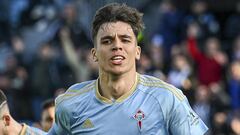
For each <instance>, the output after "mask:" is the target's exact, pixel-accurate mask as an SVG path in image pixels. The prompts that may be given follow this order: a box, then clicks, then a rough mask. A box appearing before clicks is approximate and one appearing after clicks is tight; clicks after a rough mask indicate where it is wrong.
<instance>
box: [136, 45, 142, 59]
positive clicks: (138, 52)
mask: <svg viewBox="0 0 240 135" xmlns="http://www.w3.org/2000/svg"><path fill="white" fill-rule="evenodd" d="M140 55H141V47H140V46H136V60H139V59H140Z"/></svg>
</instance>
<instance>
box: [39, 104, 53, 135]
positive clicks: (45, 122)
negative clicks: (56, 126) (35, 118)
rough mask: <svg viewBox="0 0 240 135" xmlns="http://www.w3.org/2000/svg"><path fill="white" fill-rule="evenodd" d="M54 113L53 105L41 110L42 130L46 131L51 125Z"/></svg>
mask: <svg viewBox="0 0 240 135" xmlns="http://www.w3.org/2000/svg"><path fill="white" fill-rule="evenodd" d="M54 114H55V107H54V106H52V107H49V108H47V109H45V110H43V112H42V120H41V125H42V128H43V130H44V131H46V132H47V131H48V130H49V129H50V128H51V127H52V125H53V123H54V121H55V119H54Z"/></svg>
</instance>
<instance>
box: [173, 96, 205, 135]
mask: <svg viewBox="0 0 240 135" xmlns="http://www.w3.org/2000/svg"><path fill="white" fill-rule="evenodd" d="M207 130H208V128H207V126H206V125H205V124H204V122H203V121H202V120H201V119H200V117H199V116H198V115H197V114H196V113H195V112H194V111H193V110H192V108H191V107H190V105H189V103H188V101H187V99H185V100H184V101H182V102H181V103H179V104H178V106H177V107H176V108H175V110H174V111H173V112H172V113H171V114H170V132H171V134H173V135H204V134H205V133H206V132H207Z"/></svg>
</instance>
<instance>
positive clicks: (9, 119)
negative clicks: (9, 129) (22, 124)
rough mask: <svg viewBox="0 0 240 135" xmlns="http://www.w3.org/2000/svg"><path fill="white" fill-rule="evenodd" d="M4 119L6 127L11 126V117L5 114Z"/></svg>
mask: <svg viewBox="0 0 240 135" xmlns="http://www.w3.org/2000/svg"><path fill="white" fill-rule="evenodd" d="M2 118H3V122H4V125H5V126H9V125H10V121H11V117H10V116H9V115H8V114H4V115H3V117H2Z"/></svg>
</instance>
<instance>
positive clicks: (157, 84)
mask: <svg viewBox="0 0 240 135" xmlns="http://www.w3.org/2000/svg"><path fill="white" fill-rule="evenodd" d="M139 84H140V85H141V86H142V88H143V89H141V91H143V92H144V93H147V94H150V95H152V96H154V97H156V98H157V99H159V98H161V99H164V98H170V97H172V98H174V99H178V100H179V101H182V100H184V99H185V96H184V94H183V93H182V91H181V90H179V89H178V88H176V87H175V86H173V85H171V84H169V83H166V82H164V81H162V80H160V79H159V78H156V77H153V76H149V75H140V77H139Z"/></svg>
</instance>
